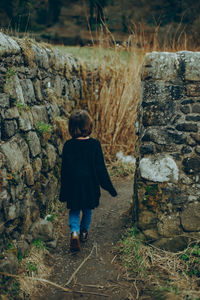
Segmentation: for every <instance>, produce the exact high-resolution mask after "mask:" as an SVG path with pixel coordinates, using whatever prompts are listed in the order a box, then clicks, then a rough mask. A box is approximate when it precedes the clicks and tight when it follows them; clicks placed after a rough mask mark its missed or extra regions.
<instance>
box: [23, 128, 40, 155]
mask: <svg viewBox="0 0 200 300" xmlns="http://www.w3.org/2000/svg"><path fill="white" fill-rule="evenodd" d="M26 137H27V141H28V144H29V147H30V151H31V154H32V156H33V157H35V156H37V155H38V154H39V153H40V152H41V145H40V140H39V138H38V136H37V133H36V132H34V131H30V132H29V133H27V135H26Z"/></svg>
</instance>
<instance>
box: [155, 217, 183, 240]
mask: <svg viewBox="0 0 200 300" xmlns="http://www.w3.org/2000/svg"><path fill="white" fill-rule="evenodd" d="M157 228H158V233H159V234H160V235H161V236H163V237H173V236H177V235H180V234H181V233H182V232H181V228H180V218H179V217H178V216H176V215H173V214H171V215H168V216H163V217H162V219H161V220H160V222H158V223H157Z"/></svg>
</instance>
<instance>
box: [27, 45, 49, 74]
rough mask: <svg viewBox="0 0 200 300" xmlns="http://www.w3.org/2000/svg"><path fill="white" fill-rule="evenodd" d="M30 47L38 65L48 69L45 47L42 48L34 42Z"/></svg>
mask: <svg viewBox="0 0 200 300" xmlns="http://www.w3.org/2000/svg"><path fill="white" fill-rule="evenodd" d="M31 47H32V50H33V52H34V61H35V63H36V64H37V65H38V66H40V67H43V68H44V69H48V68H49V58H48V55H47V52H46V49H43V48H42V47H40V46H39V45H36V44H32V46H31Z"/></svg>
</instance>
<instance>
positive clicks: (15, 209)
mask: <svg viewBox="0 0 200 300" xmlns="http://www.w3.org/2000/svg"><path fill="white" fill-rule="evenodd" d="M5 217H6V221H10V220H14V219H16V218H17V217H19V204H12V205H10V206H8V207H6V213H5Z"/></svg>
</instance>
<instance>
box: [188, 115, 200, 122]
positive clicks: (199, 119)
mask: <svg viewBox="0 0 200 300" xmlns="http://www.w3.org/2000/svg"><path fill="white" fill-rule="evenodd" d="M185 120H186V121H192V122H199V121H200V116H186V118H185Z"/></svg>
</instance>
